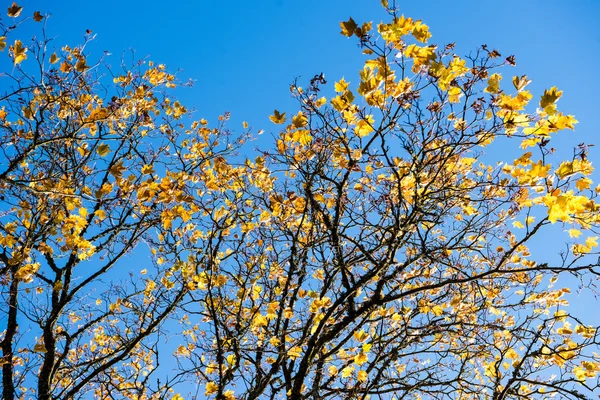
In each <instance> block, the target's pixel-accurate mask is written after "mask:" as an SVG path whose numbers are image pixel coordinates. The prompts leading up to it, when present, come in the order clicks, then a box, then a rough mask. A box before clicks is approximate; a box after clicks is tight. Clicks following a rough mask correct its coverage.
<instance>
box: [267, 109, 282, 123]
mask: <svg viewBox="0 0 600 400" xmlns="http://www.w3.org/2000/svg"><path fill="white" fill-rule="evenodd" d="M269 119H270V120H271V121H272V122H273V123H275V124H283V123H284V122H285V113H283V114H281V113H280V112H279V111H277V110H273V115H270V116H269Z"/></svg>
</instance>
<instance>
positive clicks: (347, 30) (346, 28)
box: [340, 18, 358, 37]
mask: <svg viewBox="0 0 600 400" xmlns="http://www.w3.org/2000/svg"><path fill="white" fill-rule="evenodd" d="M340 27H341V28H342V32H341V34H342V35H344V36H347V37H350V36H352V35H353V34H354V31H355V30H356V28H357V27H358V25H357V24H356V22H354V20H353V19H352V18H350V19H349V20H348V21H345V22H340Z"/></svg>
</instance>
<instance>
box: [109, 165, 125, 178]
mask: <svg viewBox="0 0 600 400" xmlns="http://www.w3.org/2000/svg"><path fill="white" fill-rule="evenodd" d="M126 169H127V168H125V166H123V161H119V162H118V163H116V164H113V165H112V166H111V167H110V169H109V170H108V172H110V174H111V175H112V176H114V177H115V178H117V179H119V178H121V176H122V175H123V172H124V171H125V170H126Z"/></svg>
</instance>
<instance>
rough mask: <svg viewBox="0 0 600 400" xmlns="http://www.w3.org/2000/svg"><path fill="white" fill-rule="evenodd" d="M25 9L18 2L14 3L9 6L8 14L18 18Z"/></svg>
mask: <svg viewBox="0 0 600 400" xmlns="http://www.w3.org/2000/svg"><path fill="white" fill-rule="evenodd" d="M21 11H23V7H20V6H18V5H17V3H12V6H10V7H8V16H9V17H12V18H16V17H18V16H19V14H21Z"/></svg>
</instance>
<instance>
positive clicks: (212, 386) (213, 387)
mask: <svg viewBox="0 0 600 400" xmlns="http://www.w3.org/2000/svg"><path fill="white" fill-rule="evenodd" d="M218 390H219V385H217V384H216V383H214V382H208V383H207V384H206V389H205V391H204V394H205V395H207V396H210V395H211V394H213V393H216V392H217V391H218Z"/></svg>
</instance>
